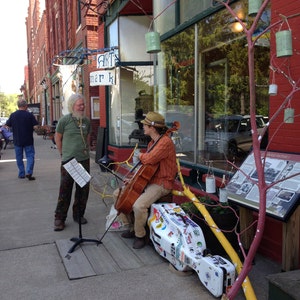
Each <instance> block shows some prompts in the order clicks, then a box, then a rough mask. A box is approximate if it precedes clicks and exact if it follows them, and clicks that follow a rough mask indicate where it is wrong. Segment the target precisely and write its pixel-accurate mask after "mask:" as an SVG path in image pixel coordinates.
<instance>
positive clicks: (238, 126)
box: [205, 115, 266, 155]
mask: <svg viewBox="0 0 300 300" xmlns="http://www.w3.org/2000/svg"><path fill="white" fill-rule="evenodd" d="M256 125H257V129H258V131H259V132H260V131H261V130H262V129H263V128H264V127H265V126H266V124H265V122H264V118H263V116H261V115H257V116H256ZM205 142H206V145H207V148H208V150H209V151H217V152H222V153H225V154H227V155H238V153H239V152H241V151H242V152H244V153H245V152H249V150H250V149H251V147H252V133H251V123H250V116H249V115H245V116H242V115H230V116H222V117H219V118H216V119H212V120H211V122H210V124H209V125H208V127H207V129H206V136H205Z"/></svg>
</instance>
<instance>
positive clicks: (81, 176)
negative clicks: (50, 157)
mask: <svg viewBox="0 0 300 300" xmlns="http://www.w3.org/2000/svg"><path fill="white" fill-rule="evenodd" d="M63 166H64V168H65V169H66V170H67V172H68V173H69V174H70V175H71V176H72V178H73V179H74V180H75V182H76V183H77V184H78V185H79V186H80V187H84V186H85V185H86V184H87V183H88V182H89V181H90V180H91V178H92V176H91V175H90V174H89V173H88V172H87V171H86V169H85V168H84V167H83V166H82V165H81V164H80V163H79V162H78V161H77V160H76V159H75V158H73V159H72V160H70V161H69V162H67V163H65V164H64V165H63Z"/></svg>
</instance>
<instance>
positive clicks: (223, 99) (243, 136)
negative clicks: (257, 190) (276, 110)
mask: <svg viewBox="0 0 300 300" xmlns="http://www.w3.org/2000/svg"><path fill="white" fill-rule="evenodd" d="M247 3H248V1H244V0H243V1H239V2H236V3H235V4H233V8H234V10H235V11H236V12H237V13H238V15H239V16H240V17H241V18H242V19H243V20H244V21H245V22H246V23H248V24H250V23H251V19H249V18H248V17H247V11H248V9H247ZM268 24H269V14H268V12H266V13H265V14H264V15H263V18H262V20H261V21H260V24H259V28H258V29H257V32H261V31H262V29H264V28H266V26H267V25H268ZM235 25H236V24H235V20H234V19H233V18H232V17H231V15H230V14H229V13H228V12H227V11H226V10H225V9H223V10H220V11H218V12H217V13H214V14H211V15H209V16H208V17H206V18H204V19H203V20H201V21H200V22H199V23H198V24H196V25H192V26H191V27H189V28H187V29H185V30H184V31H182V32H181V33H179V34H176V35H174V36H173V37H171V38H170V39H168V40H165V41H164V42H163V43H162V50H163V52H162V53H160V54H159V55H158V68H157V75H158V78H159V79H158V83H159V85H158V90H157V93H155V95H156V97H157V99H158V100H157V102H158V103H161V104H164V107H163V108H162V107H161V111H165V115H166V119H167V121H173V119H175V118H177V119H178V121H180V122H181V129H180V135H179V136H180V139H179V141H178V145H177V148H178V150H180V153H181V159H182V160H185V161H187V162H192V163H199V164H202V163H204V162H207V161H208V160H213V161H214V167H217V168H220V169H224V168H228V165H227V164H226V161H227V160H231V161H234V162H235V163H239V161H240V162H242V161H243V159H244V158H245V157H246V155H247V154H248V151H249V150H250V149H251V146H252V137H251V126H250V122H249V116H248V114H249V112H250V110H249V86H248V82H249V75H248V61H247V47H248V45H247V42H246V38H245V37H244V35H243V33H242V32H241V31H239V30H238V28H236V27H235ZM255 34H256V33H255ZM269 53H270V49H269V40H268V34H265V35H264V36H263V37H262V38H260V39H259V40H258V42H257V43H256V46H255V81H256V99H257V103H256V110H257V114H258V116H257V124H258V130H260V129H261V128H262V127H263V126H264V117H267V116H268V100H269V96H268V82H269V61H270V59H269Z"/></svg>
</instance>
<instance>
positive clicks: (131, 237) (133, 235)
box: [121, 230, 135, 239]
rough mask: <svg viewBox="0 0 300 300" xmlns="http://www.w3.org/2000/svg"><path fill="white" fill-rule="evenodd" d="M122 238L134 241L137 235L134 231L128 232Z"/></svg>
mask: <svg viewBox="0 0 300 300" xmlns="http://www.w3.org/2000/svg"><path fill="white" fill-rule="evenodd" d="M121 237H122V238H124V239H133V238H135V234H134V231H132V230H126V231H124V232H123V233H122V234H121Z"/></svg>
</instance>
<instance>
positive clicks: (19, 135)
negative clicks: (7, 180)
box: [5, 99, 38, 180]
mask: <svg viewBox="0 0 300 300" xmlns="http://www.w3.org/2000/svg"><path fill="white" fill-rule="evenodd" d="M17 105H18V110H17V111H15V112H14V113H12V114H11V115H10V117H9V119H8V120H7V121H6V124H5V125H6V126H8V127H11V128H12V132H13V136H14V148H15V154H16V161H17V166H18V169H19V175H18V177H19V178H25V176H26V178H28V180H35V177H33V176H32V174H33V167H34V157H35V149H34V145H33V131H34V128H35V127H36V126H37V125H38V121H37V120H36V118H35V117H34V115H33V114H32V113H30V112H29V111H27V107H28V104H27V101H26V100H24V99H20V100H18V102H17ZM24 151H25V155H26V159H27V165H26V173H25V166H24V162H23V154H24Z"/></svg>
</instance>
